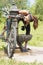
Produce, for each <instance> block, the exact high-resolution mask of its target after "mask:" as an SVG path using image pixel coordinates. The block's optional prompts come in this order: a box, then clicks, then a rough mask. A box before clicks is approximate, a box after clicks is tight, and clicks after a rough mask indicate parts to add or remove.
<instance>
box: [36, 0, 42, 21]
mask: <svg viewBox="0 0 43 65" xmlns="http://www.w3.org/2000/svg"><path fill="white" fill-rule="evenodd" d="M35 14H37V15H39V19H40V20H43V0H36V9H35Z"/></svg>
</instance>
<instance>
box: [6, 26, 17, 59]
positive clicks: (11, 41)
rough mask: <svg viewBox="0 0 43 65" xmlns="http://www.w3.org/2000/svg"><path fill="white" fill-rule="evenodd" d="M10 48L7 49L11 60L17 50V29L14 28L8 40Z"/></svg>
mask: <svg viewBox="0 0 43 65" xmlns="http://www.w3.org/2000/svg"><path fill="white" fill-rule="evenodd" d="M8 42H9V43H8V48H7V53H8V57H9V58H11V57H12V56H13V53H14V51H15V48H16V43H17V42H16V28H15V27H12V28H11V31H10V35H9V38H8Z"/></svg>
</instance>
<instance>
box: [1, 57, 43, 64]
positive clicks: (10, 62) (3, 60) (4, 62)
mask: <svg viewBox="0 0 43 65" xmlns="http://www.w3.org/2000/svg"><path fill="white" fill-rule="evenodd" d="M0 65H43V63H37V62H33V63H26V62H18V61H16V60H13V59H7V58H6V59H3V58H2V59H0Z"/></svg>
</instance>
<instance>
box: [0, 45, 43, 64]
mask: <svg viewBox="0 0 43 65" xmlns="http://www.w3.org/2000/svg"><path fill="white" fill-rule="evenodd" d="M29 48H30V49H31V50H29V51H28V52H25V53H22V52H20V50H19V49H17V50H15V53H14V55H13V58H12V59H15V60H16V61H23V62H29V63H30V62H35V61H37V62H42V63H43V47H30V46H29ZM2 52H3V51H1V52H0V57H1V58H2V56H3V57H4V58H8V57H7V55H6V54H5V53H4V52H3V54H2Z"/></svg>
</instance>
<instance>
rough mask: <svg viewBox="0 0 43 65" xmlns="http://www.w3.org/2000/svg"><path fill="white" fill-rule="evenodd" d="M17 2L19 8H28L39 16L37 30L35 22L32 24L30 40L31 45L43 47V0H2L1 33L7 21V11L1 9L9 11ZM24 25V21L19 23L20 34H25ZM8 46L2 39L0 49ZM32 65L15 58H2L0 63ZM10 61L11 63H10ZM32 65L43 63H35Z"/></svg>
mask: <svg viewBox="0 0 43 65" xmlns="http://www.w3.org/2000/svg"><path fill="white" fill-rule="evenodd" d="M13 2H14V3H15V4H16V5H17V7H18V9H22V10H24V9H25V10H28V11H30V13H31V14H32V15H35V16H37V18H38V21H39V23H38V25H39V26H38V28H37V29H36V30H34V29H33V22H32V23H30V24H31V34H32V35H33V37H32V39H31V40H30V41H28V45H29V46H38V47H43V0H0V33H1V32H2V31H3V27H4V25H5V23H6V16H5V13H3V12H2V11H1V9H5V10H7V11H9V8H10V7H11V6H12V3H13ZM22 25H23V23H22V22H20V23H19V34H22V33H23V34H25V32H26V31H22V30H21V28H20V27H21V26H22ZM4 46H6V43H5V42H4V41H2V40H0V50H2V49H3V47H4ZM3 63H4V65H5V64H6V65H15V64H16V65H31V64H25V63H18V62H16V61H13V60H8V61H7V60H6V62H5V60H4V59H2V60H0V65H3ZM8 63H9V64H8ZM32 65H41V64H36V62H35V63H33V64H32ZM42 65H43V64H42Z"/></svg>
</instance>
